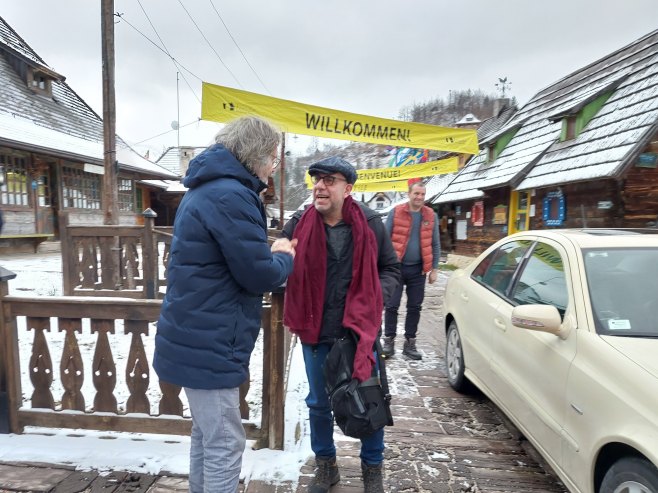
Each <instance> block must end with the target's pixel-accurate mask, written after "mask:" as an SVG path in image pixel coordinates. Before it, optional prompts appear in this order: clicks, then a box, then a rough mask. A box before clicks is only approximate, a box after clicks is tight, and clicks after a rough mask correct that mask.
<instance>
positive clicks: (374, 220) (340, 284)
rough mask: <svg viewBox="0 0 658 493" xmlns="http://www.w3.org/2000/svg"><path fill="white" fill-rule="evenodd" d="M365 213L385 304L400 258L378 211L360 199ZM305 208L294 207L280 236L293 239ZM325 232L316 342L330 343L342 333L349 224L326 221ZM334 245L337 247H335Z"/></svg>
mask: <svg viewBox="0 0 658 493" xmlns="http://www.w3.org/2000/svg"><path fill="white" fill-rule="evenodd" d="M359 205H360V206H361V209H362V210H363V212H364V214H365V215H366V219H367V221H368V226H369V227H370V229H371V230H372V231H373V232H374V233H375V238H377V251H378V252H377V269H378V271H379V281H380V282H381V285H382V295H383V297H384V300H383V301H384V304H386V302H387V301H388V299H389V298H390V297H391V296H392V295H393V292H394V291H395V288H396V287H397V285H398V282H400V262H399V261H398V257H397V255H396V253H395V250H393V244H392V243H391V237H390V236H389V234H388V233H387V231H386V228H385V227H384V223H383V222H382V220H381V218H380V217H379V214H377V213H376V212H375V211H373V210H372V209H370V208H368V207H366V206H364V205H363V204H361V203H359ZM303 213H304V211H297V212H295V214H294V215H293V216H292V218H290V220H289V221H288V222H287V223H286V225H285V226H284V227H283V236H285V237H286V238H288V239H292V235H293V232H294V231H295V228H296V227H297V223H298V222H299V219H300V218H301V216H302V214H303ZM325 233H326V235H327V281H326V286H325V291H324V311H323V313H322V329H321V331H320V339H319V341H318V342H319V343H325V342H326V343H333V342H334V341H335V340H336V339H338V338H340V337H342V336H343V335H344V333H345V329H344V328H343V325H342V320H343V313H344V311H345V299H346V297H347V289H348V288H349V286H350V282H351V281H352V254H353V249H354V247H353V244H352V228H351V226H349V225H348V224H346V223H344V222H342V221H341V222H339V223H338V224H337V225H335V226H327V225H326V224H325ZM335 247H338V249H336V248H335Z"/></svg>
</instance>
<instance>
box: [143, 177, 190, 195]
mask: <svg viewBox="0 0 658 493" xmlns="http://www.w3.org/2000/svg"><path fill="white" fill-rule="evenodd" d="M140 183H144V184H146V185H149V186H152V187H156V188H161V189H162V190H163V191H165V192H171V193H185V192H187V187H186V186H184V185H183V184H182V183H181V181H180V180H140Z"/></svg>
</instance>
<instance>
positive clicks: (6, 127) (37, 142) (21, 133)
mask: <svg viewBox="0 0 658 493" xmlns="http://www.w3.org/2000/svg"><path fill="white" fill-rule="evenodd" d="M0 142H3V143H5V144H10V145H11V144H13V145H18V146H29V148H30V149H34V150H36V151H42V152H48V153H50V154H55V155H58V156H61V157H63V158H65V159H77V160H81V161H83V162H91V163H93V164H103V155H104V151H103V142H102V141H101V142H99V141H94V140H87V139H83V138H81V137H78V136H75V135H69V134H66V133H62V132H58V131H57V130H53V129H52V128H47V127H43V126H40V125H37V124H36V123H35V122H33V121H32V120H28V119H26V118H21V117H19V116H12V115H9V114H6V113H2V112H0ZM117 160H118V161H119V162H120V163H121V164H122V166H121V167H122V168H123V169H128V170H134V171H137V172H144V171H146V172H151V174H153V173H154V174H157V175H160V176H171V177H172V178H174V177H176V175H174V174H173V173H170V172H169V171H167V170H165V169H164V168H162V167H160V166H158V165H157V164H155V163H152V162H150V161H148V160H146V159H144V158H143V157H141V156H140V155H139V154H137V153H136V152H134V151H133V150H132V149H130V148H129V147H127V146H126V145H125V144H124V143H123V142H120V141H117Z"/></svg>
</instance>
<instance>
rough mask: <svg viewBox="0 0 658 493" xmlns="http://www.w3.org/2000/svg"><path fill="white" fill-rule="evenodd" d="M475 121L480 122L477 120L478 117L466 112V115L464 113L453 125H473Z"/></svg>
mask: <svg viewBox="0 0 658 493" xmlns="http://www.w3.org/2000/svg"><path fill="white" fill-rule="evenodd" d="M477 123H480V120H478V117H477V116H475V115H474V114H473V113H468V114H467V115H464V117H463V118H462V119H461V120H459V121H458V122H457V123H455V125H457V126H459V125H475V124H477Z"/></svg>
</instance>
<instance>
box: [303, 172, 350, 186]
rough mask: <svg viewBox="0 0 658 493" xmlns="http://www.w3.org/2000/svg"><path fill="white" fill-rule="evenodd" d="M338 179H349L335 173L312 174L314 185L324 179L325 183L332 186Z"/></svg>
mask: <svg viewBox="0 0 658 493" xmlns="http://www.w3.org/2000/svg"><path fill="white" fill-rule="evenodd" d="M336 180H338V181H347V180H346V179H345V178H339V177H338V176H334V175H324V176H320V175H313V176H311V181H312V182H313V185H317V184H318V183H320V181H323V182H324V184H325V185H326V186H328V187H330V186H332V185H333V184H334V183H336Z"/></svg>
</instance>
